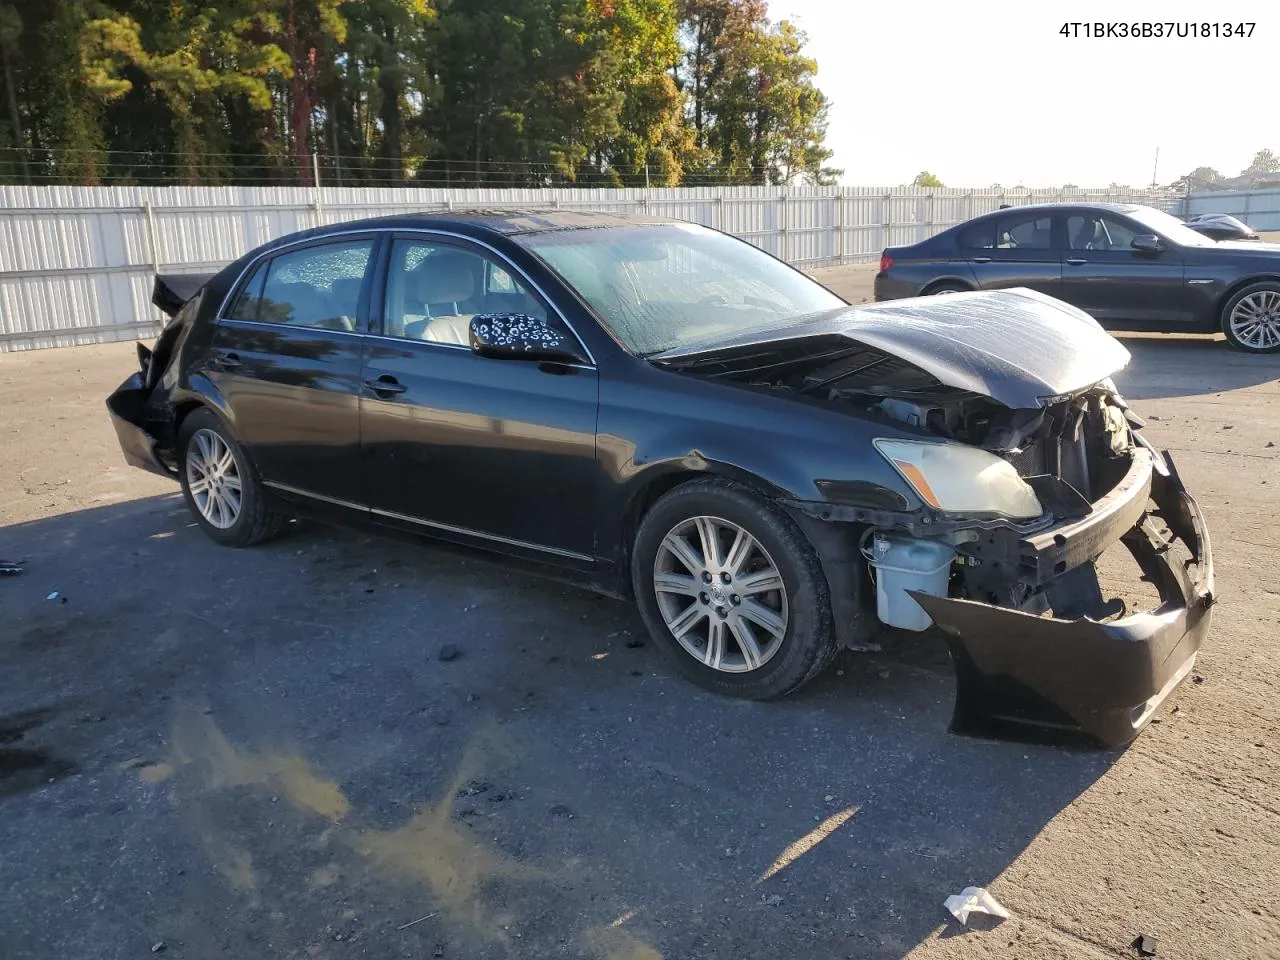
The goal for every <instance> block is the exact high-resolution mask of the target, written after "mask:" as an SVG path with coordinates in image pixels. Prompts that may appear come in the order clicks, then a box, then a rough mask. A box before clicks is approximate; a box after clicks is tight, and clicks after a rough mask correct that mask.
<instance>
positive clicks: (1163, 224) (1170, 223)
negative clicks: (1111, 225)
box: [1125, 207, 1217, 247]
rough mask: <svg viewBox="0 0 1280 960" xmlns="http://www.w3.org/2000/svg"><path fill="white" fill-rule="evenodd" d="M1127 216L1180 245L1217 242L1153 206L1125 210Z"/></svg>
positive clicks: (1210, 245)
mask: <svg viewBox="0 0 1280 960" xmlns="http://www.w3.org/2000/svg"><path fill="white" fill-rule="evenodd" d="M1125 212H1126V213H1127V214H1128V216H1130V217H1131V218H1133V219H1134V220H1137V221H1138V222H1139V223H1140V224H1142V225H1143V226H1144V227H1150V228H1151V230H1152V232H1153V233H1158V234H1160V236H1162V237H1164V238H1165V239H1166V240H1172V241H1173V242H1174V243H1176V244H1178V246H1181V247H1214V246H1217V244H1216V243H1215V242H1214V241H1212V240H1210V239H1209V238H1208V237H1206V236H1205V235H1204V234H1202V233H1196V232H1195V231H1194V230H1192V229H1191V228H1190V227H1188V226H1187V225H1186V224H1185V223H1183V222H1182V221H1181V220H1179V219H1178V218H1177V217H1175V216H1172V215H1171V214H1168V213H1163V212H1161V211H1159V210H1157V209H1155V208H1154V207H1137V208H1136V209H1134V210H1128V211H1125Z"/></svg>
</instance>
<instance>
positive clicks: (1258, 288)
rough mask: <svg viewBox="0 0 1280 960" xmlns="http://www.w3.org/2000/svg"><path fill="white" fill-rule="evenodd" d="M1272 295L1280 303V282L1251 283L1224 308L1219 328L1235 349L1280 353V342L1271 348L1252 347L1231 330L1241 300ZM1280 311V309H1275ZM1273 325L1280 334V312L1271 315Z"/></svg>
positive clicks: (1263, 281) (1238, 292)
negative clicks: (1233, 317) (1261, 295)
mask: <svg viewBox="0 0 1280 960" xmlns="http://www.w3.org/2000/svg"><path fill="white" fill-rule="evenodd" d="M1266 293H1271V294H1274V295H1275V298H1276V301H1280V281H1276V280H1262V281H1259V282H1258V283H1251V284H1249V285H1248V286H1247V287H1244V288H1242V289H1240V290H1237V291H1236V292H1235V293H1234V294H1232V296H1231V297H1230V299H1228V300H1227V302H1226V305H1225V306H1223V308H1222V314H1221V316H1220V317H1219V318H1218V323H1219V326H1220V327H1221V328H1222V334H1223V336H1225V337H1226V338H1227V343H1229V344H1231V346H1233V347H1235V348H1236V349H1237V350H1239V351H1241V352H1242V353H1277V352H1280V342H1276V343H1272V344H1271V345H1270V346H1251V345H1250V344H1248V343H1246V342H1245V341H1243V340H1241V339H1240V337H1239V336H1238V335H1237V333H1236V332H1235V331H1234V330H1232V329H1231V315H1232V313H1234V312H1235V309H1236V307H1237V306H1238V305H1239V304H1240V301H1241V300H1244V299H1245V298H1246V297H1252V296H1256V295H1257V294H1266ZM1274 309H1278V310H1280V307H1277V308H1274ZM1271 316H1272V320H1271V323H1273V324H1274V326H1273V327H1272V329H1273V330H1275V331H1277V332H1280V312H1273V313H1272V314H1271Z"/></svg>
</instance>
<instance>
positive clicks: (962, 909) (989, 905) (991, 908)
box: [942, 887, 1011, 925]
mask: <svg viewBox="0 0 1280 960" xmlns="http://www.w3.org/2000/svg"><path fill="white" fill-rule="evenodd" d="M942 905H943V906H944V907H946V908H947V909H948V910H950V911H951V915H952V916H953V917H955V918H956V919H957V920H959V921H960V922H961V923H963V924H966V925H967V924H968V923H969V914H971V913H985V914H989V915H990V916H993V917H999V918H1000V919H1001V920H1008V919H1009V917H1010V916H1011V914H1010V913H1009V911H1008V910H1006V909H1005V908H1004V907H1003V906H1001V905H1000V901H999V900H997V899H996V898H995V897H993V896H992V895H991V894H990V893H988V892H987V890H986V888H985V887H965V888H964V889H963V890H961V891H960V892H959V893H957V894H953V895H952V896H950V897H947V899H946V900H944V901H943V902H942Z"/></svg>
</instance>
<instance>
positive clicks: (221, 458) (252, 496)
mask: <svg viewBox="0 0 1280 960" xmlns="http://www.w3.org/2000/svg"><path fill="white" fill-rule="evenodd" d="M178 449H179V450H181V451H182V466H181V469H180V471H179V473H180V476H181V480H182V497H183V499H184V500H186V502H187V508H188V509H190V511H191V513H192V514H193V515H194V516H195V518H196V523H198V524H199V525H200V529H201V530H203V531H204V532H205V534H206V535H208V537H209V538H210V539H212V540H216V541H217V542H218V543H221V544H224V545H226V546H229V547H248V546H252V545H253V544H255V543H261V542H262V541H263V540H266V539H269V538H270V537H273V536H275V535H276V534H278V533H279V532H280V531H281V530H282V529H283V528H284V525H285V523H287V522H288V518H287V517H285V516H284V515H282V514H281V513H279V512H278V511H276V510H275V509H273V508H272V506H271V503H270V502H269V500H268V497H267V493H266V491H265V490H264V489H263V487H262V483H261V481H259V480H258V476H257V474H256V473H254V470H253V465H252V464H250V463H249V458H248V457H246V456H245V454H244V451H243V450H242V449H240V444H238V443H237V442H236V440H235V438H234V437H232V436H231V432H230V431H229V430H228V429H227V428H226V426H225V425H224V424H223V423H222V421H221V420H219V419H218V418H217V417H216V416H215V415H214V414H213V413H212V412H211V411H209V410H196V411H194V412H193V413H191V415H190V416H188V417H187V418H186V419H185V420H183V421H182V429H181V430H180V431H179V437H178Z"/></svg>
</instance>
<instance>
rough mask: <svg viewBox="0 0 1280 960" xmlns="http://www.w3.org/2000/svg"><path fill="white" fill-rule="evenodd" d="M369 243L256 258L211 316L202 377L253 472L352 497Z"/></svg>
mask: <svg viewBox="0 0 1280 960" xmlns="http://www.w3.org/2000/svg"><path fill="white" fill-rule="evenodd" d="M375 242H376V241H375V240H374V239H372V238H366V239H361V240H355V241H342V242H329V243H321V244H315V245H308V246H305V247H302V248H299V249H294V250H290V251H287V252H285V253H281V254H278V255H276V256H275V257H272V258H270V259H268V260H265V261H263V262H262V263H261V264H259V265H258V266H257V267H256V268H255V270H254V272H253V274H252V275H251V276H250V277H249V279H248V280H247V282H246V283H245V284H244V285H243V286H242V288H241V289H240V290H239V291H237V293H236V295H235V298H234V299H233V301H232V305H231V309H230V310H229V311H228V314H227V316H226V317H224V318H223V319H220V320H219V321H218V326H217V329H216V331H215V332H214V335H213V339H212V343H211V345H210V351H211V357H210V367H211V369H210V374H209V376H210V379H211V380H212V381H213V382H214V384H215V385H216V386H217V388H218V389H219V391H220V392H221V393H222V395H223V397H224V398H225V399H226V401H227V404H228V406H229V407H230V409H231V414H232V417H233V419H234V424H233V426H234V429H235V431H236V435H237V436H238V437H239V438H240V440H241V442H242V443H243V444H244V446H245V448H246V450H247V452H248V454H249V456H250V458H251V459H252V460H253V462H254V464H255V465H256V466H257V468H258V470H259V472H260V473H261V474H262V478H263V479H264V480H265V481H267V482H269V483H275V484H283V485H285V486H288V487H294V488H296V489H298V490H302V491H305V492H307V493H311V494H317V495H319V496H322V497H327V498H331V499H338V500H343V501H349V502H352V503H362V502H363V501H364V500H365V491H364V477H363V474H362V471H361V469H360V457H359V451H360V447H359V445H360V372H361V364H362V353H363V349H364V340H365V336H364V335H363V334H362V333H361V332H359V331H360V329H361V325H362V322H363V321H362V319H361V313H362V294H363V293H364V292H365V291H366V285H367V283H368V281H369V277H370V276H371V272H372V271H371V268H372V265H373V262H374V257H373V249H374V245H375Z"/></svg>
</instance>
